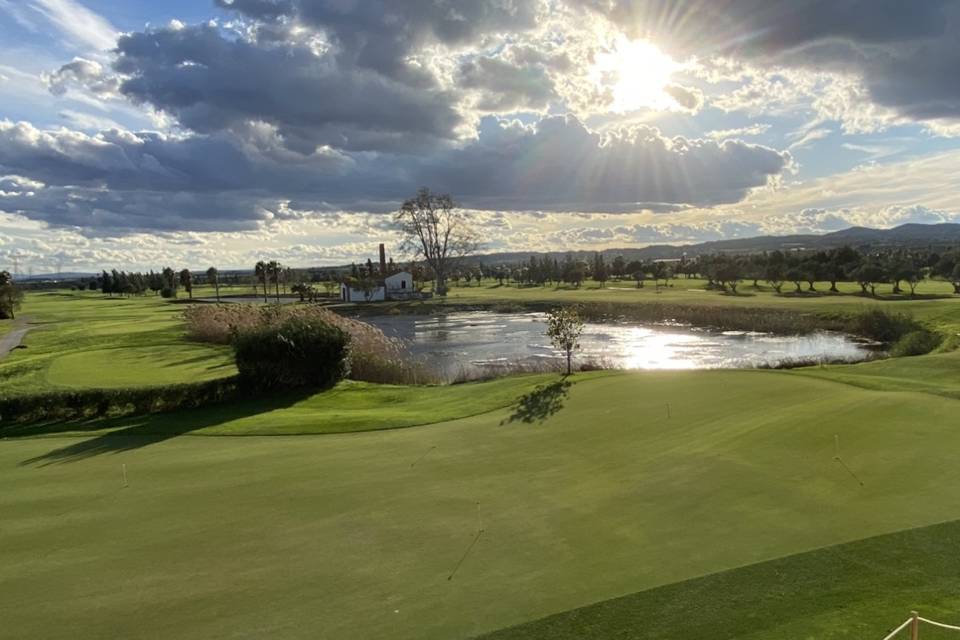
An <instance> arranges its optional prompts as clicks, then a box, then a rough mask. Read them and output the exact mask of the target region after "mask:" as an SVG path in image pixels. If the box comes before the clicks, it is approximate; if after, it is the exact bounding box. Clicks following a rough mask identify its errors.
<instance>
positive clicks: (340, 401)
mask: <svg viewBox="0 0 960 640" xmlns="http://www.w3.org/2000/svg"><path fill="white" fill-rule="evenodd" d="M605 375H615V374H612V373H609V372H603V371H597V372H591V373H587V374H583V375H582V376H581V379H583V380H587V379H591V378H596V377H602V376H605ZM555 380H556V375H553V374H537V375H523V376H514V377H511V378H499V379H496V380H489V381H485V382H471V383H467V384H458V385H447V386H436V387H427V386H397V385H382V384H369V383H365V382H353V381H345V382H341V383H340V384H338V385H337V386H336V387H335V388H333V389H331V390H330V391H326V392H323V393H317V394H311V395H307V396H303V395H296V394H291V393H286V394H278V395H276V396H269V397H264V398H252V399H249V400H244V401H241V402H234V403H229V404H222V405H214V406H209V407H203V408H201V409H194V410H190V411H180V412H175V413H159V414H153V415H147V416H134V417H125V418H116V419H110V420H92V421H85V422H73V423H70V422H68V423H53V424H31V425H11V426H9V427H5V428H2V429H0V437H2V436H6V437H23V436H41V435H50V434H57V435H86V436H90V435H107V436H125V437H131V436H150V437H160V438H168V437H173V436H177V435H185V434H194V435H208V436H216V435H229V436H250V435H316V434H324V433H350V432H355V431H374V430H380V429H396V428H399V427H411V426H416V425H423V424H429V423H434V422H443V421H447V420H456V419H458V418H465V417H468V416H472V415H477V414H480V413H487V412H489V411H493V410H494V409H501V408H504V407H508V406H510V405H512V404H514V403H515V402H516V401H517V400H518V399H519V398H520V397H521V396H522V395H524V394H526V393H529V392H531V391H533V390H534V389H536V388H537V387H540V386H543V385H546V384H549V383H551V382H554V381H555ZM88 442H89V441H88Z"/></svg>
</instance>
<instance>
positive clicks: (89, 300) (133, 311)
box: [0, 291, 236, 395]
mask: <svg viewBox="0 0 960 640" xmlns="http://www.w3.org/2000/svg"><path fill="white" fill-rule="evenodd" d="M181 310H182V306H180V305H178V304H170V303H168V302H166V301H165V300H163V299H161V298H158V297H156V296H144V297H134V298H119V297H115V298H109V297H105V296H103V295H101V294H99V293H97V292H66V291H59V292H43V293H29V294H28V295H27V298H26V301H25V302H24V305H23V314H24V315H25V316H29V319H30V327H31V330H30V332H29V333H28V334H27V336H26V337H25V338H24V341H23V344H24V345H25V346H26V347H27V348H26V349H18V350H17V351H15V352H13V353H11V354H10V355H9V356H8V357H7V358H5V359H3V360H2V361H0V395H16V394H19V393H38V392H42V391H50V390H54V389H74V388H91V387H135V386H150V385H158V384H168V383H178V382H195V381H200V380H209V379H212V378H216V377H222V376H229V375H233V374H234V373H235V372H236V369H235V368H234V366H233V358H232V356H231V354H230V350H229V348H226V347H221V346H211V345H201V344H192V343H189V342H187V341H186V340H185V339H184V337H183V323H182V321H181V320H180V312H181ZM4 322H6V321H4Z"/></svg>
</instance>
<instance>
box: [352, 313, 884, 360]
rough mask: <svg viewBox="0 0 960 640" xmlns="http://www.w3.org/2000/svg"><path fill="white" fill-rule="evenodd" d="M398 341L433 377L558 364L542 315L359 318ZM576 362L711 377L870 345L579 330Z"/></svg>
mask: <svg viewBox="0 0 960 640" xmlns="http://www.w3.org/2000/svg"><path fill="white" fill-rule="evenodd" d="M362 319H363V321H364V322H369V323H371V324H373V325H375V326H377V327H379V328H380V329H381V330H383V332H384V333H386V334H387V335H388V336H390V337H394V338H400V339H401V340H403V341H404V343H406V345H407V348H408V350H409V351H410V353H411V354H412V355H414V356H415V357H419V358H421V359H423V360H424V361H426V362H428V363H429V364H430V366H431V367H433V368H434V369H435V370H437V371H438V372H442V373H444V374H446V375H457V374H459V373H464V372H468V373H469V372H472V371H476V370H484V369H498V368H503V367H506V366H510V365H513V364H516V363H519V364H528V365H534V366H533V367H532V368H536V366H537V365H538V363H540V364H542V363H544V362H547V363H549V362H550V361H556V362H558V363H559V362H561V361H562V356H561V354H560V352H558V351H557V350H555V349H554V348H553V347H552V346H551V345H550V341H549V339H548V338H547V337H546V335H545V334H544V332H545V330H546V317H545V315H544V314H542V313H495V312H490V311H469V312H458V313H448V314H438V315H433V316H420V315H392V316H367V317H363V318H362ZM580 345H581V348H580V350H579V351H578V352H577V356H576V360H577V362H581V363H582V362H586V361H592V362H598V363H601V364H603V365H604V366H608V367H615V368H622V369H717V368H739V367H756V366H761V365H770V366H774V365H777V364H782V363H788V362H790V361H797V360H811V359H813V360H820V359H827V360H849V361H857V360H864V359H866V358H868V357H869V355H870V353H871V349H870V347H869V346H868V345H865V344H862V343H860V342H857V341H856V340H854V339H852V338H850V337H848V336H845V335H842V334H838V333H830V332H819V333H814V334H810V335H804V336H778V335H770V334H764V333H755V332H750V331H723V332H720V331H711V330H707V329H699V328H696V327H691V326H686V325H658V324H642V323H637V322H629V321H620V322H609V323H606V322H605V323H600V322H588V323H585V325H584V329H583V334H582V335H581V339H580Z"/></svg>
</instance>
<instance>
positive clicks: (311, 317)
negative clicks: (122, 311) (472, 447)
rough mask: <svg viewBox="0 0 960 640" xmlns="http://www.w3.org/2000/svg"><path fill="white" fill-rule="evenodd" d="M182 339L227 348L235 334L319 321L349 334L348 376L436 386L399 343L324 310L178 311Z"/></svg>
mask: <svg viewBox="0 0 960 640" xmlns="http://www.w3.org/2000/svg"><path fill="white" fill-rule="evenodd" d="M183 318H184V321H185V322H186V325H187V336H188V337H189V338H190V339H192V340H197V341H199V342H212V343H215V344H228V343H230V342H231V340H232V339H233V336H234V335H237V334H239V333H243V332H247V331H254V330H259V329H264V328H267V327H277V326H279V325H281V324H282V323H284V322H287V321H288V320H292V319H300V320H303V321H309V322H320V323H323V324H327V325H330V326H334V327H337V328H339V329H340V330H341V331H343V332H344V333H347V334H349V336H350V378H351V379H353V380H362V381H364V382H380V383H387V384H425V383H432V382H437V376H436V375H435V374H432V373H430V372H429V371H428V370H427V368H426V367H425V366H423V365H422V364H421V363H418V362H413V361H411V360H410V358H409V357H408V354H407V351H406V349H405V348H404V346H403V343H402V342H401V341H400V340H397V339H395V338H388V337H387V336H386V335H385V334H384V333H383V331H381V330H380V329H378V328H376V327H374V326H373V325H371V324H368V323H366V322H360V321H359V320H353V319H350V318H344V317H343V316H341V315H338V314H336V313H334V312H333V311H330V310H329V309H326V308H324V307H319V306H314V305H310V306H306V305H284V306H280V305H259V304H198V305H193V306H191V307H188V308H187V309H186V310H185V311H184V312H183Z"/></svg>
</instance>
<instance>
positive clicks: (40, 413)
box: [0, 378, 239, 433]
mask: <svg viewBox="0 0 960 640" xmlns="http://www.w3.org/2000/svg"><path fill="white" fill-rule="evenodd" d="M238 395H239V394H238V387H237V379H236V378H223V379H220V380H212V381H210V382H200V383H196V384H175V385H166V386H159V387H140V388H125V389H84V390H79V391H55V392H51V393H39V394H27V395H18V396H13V397H8V398H0V427H7V426H8V425H13V424H22V423H28V422H54V421H73V420H88V419H92V418H106V417H122V416H128V415H137V414H146V413H161V412H166V411H173V410H175V409H189V408H195V407H201V406H205V405H208V404H215V403H217V402H224V401H226V400H231V399H234V398H236V397H237V396H238ZM2 432H3V429H2V428H0V433H2Z"/></svg>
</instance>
